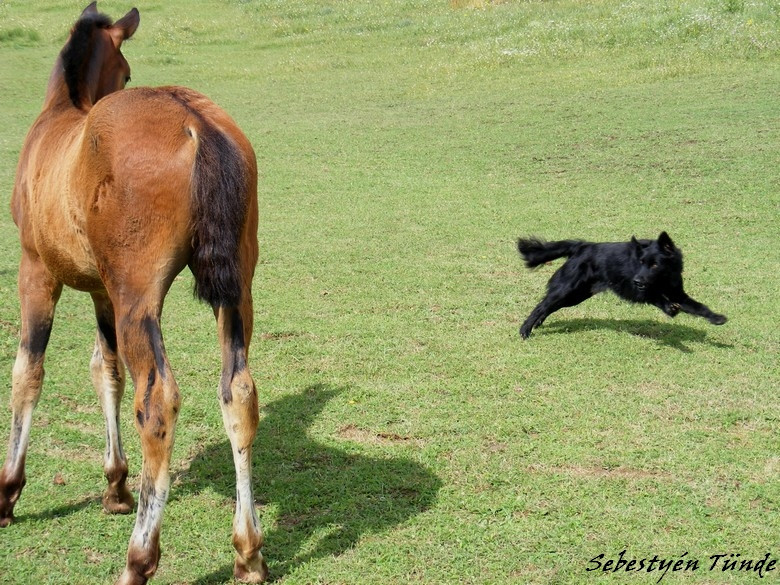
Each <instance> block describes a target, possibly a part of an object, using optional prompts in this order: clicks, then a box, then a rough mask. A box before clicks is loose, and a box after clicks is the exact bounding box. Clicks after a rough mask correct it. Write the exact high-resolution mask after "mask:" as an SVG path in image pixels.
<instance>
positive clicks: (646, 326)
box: [534, 318, 734, 353]
mask: <svg viewBox="0 0 780 585" xmlns="http://www.w3.org/2000/svg"><path fill="white" fill-rule="evenodd" d="M596 329H611V330H613V331H617V332H619V333H628V334H630V335H636V336H637V337H645V338H648V339H652V340H654V341H657V342H658V343H661V344H663V345H666V346H668V347H671V348H674V349H678V350H680V351H682V352H685V353H691V352H692V351H693V350H691V349H690V348H689V347H688V346H687V345H686V344H687V343H707V344H709V345H711V346H713V347H719V348H731V347H734V346H733V345H731V344H728V343H721V342H719V341H712V340H710V339H708V338H707V332H706V331H704V330H702V329H696V328H694V327H689V326H687V325H681V324H679V323H663V322H659V321H652V320H649V319H644V320H639V319H587V318H586V319H570V320H565V321H553V322H552V323H545V324H544V326H542V327H540V328H539V329H536V330H535V331H534V335H539V334H541V335H545V334H547V335H558V334H561V333H572V332H577V331H593V330H596Z"/></svg>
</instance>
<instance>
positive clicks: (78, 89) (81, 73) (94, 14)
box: [47, 2, 139, 109]
mask: <svg viewBox="0 0 780 585" xmlns="http://www.w3.org/2000/svg"><path fill="white" fill-rule="evenodd" d="M138 22H139V15H138V10H136V9H135V8H133V9H132V10H131V11H130V12H128V13H127V14H126V15H125V16H124V17H122V18H121V19H119V20H118V21H116V22H112V21H111V19H110V18H109V17H108V16H106V15H105V14H100V13H99V12H98V11H97V2H93V3H92V4H90V5H89V6H87V7H86V8H85V9H84V12H82V13H81V16H80V17H79V19H78V21H76V24H75V25H73V29H71V32H70V37H69V38H68V42H67V43H66V44H65V46H64V47H63V48H62V51H61V52H60V58H59V60H58V61H57V65H55V68H54V72H53V73H52V76H51V79H50V80H49V88H48V91H47V98H48V99H52V98H54V97H55V96H56V95H57V94H58V93H59V90H60V89H61V88H62V84H65V86H66V87H67V92H68V97H69V98H70V101H71V102H72V104H73V105H74V106H76V107H77V108H81V109H89V108H90V107H92V105H93V104H95V102H97V101H98V100H99V99H100V98H102V97H103V96H106V95H108V94H109V93H112V92H115V91H117V90H120V89H122V88H124V86H125V84H126V83H127V82H128V81H130V65H128V63H127V60H126V59H125V58H124V55H122V51H121V50H120V49H121V46H122V42H123V41H125V40H127V39H129V38H130V37H131V36H132V35H133V33H134V32H135V30H136V28H138Z"/></svg>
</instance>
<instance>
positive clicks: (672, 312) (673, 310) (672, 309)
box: [666, 303, 680, 317]
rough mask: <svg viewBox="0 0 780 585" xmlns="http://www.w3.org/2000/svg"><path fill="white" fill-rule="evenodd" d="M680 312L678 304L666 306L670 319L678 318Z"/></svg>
mask: <svg viewBox="0 0 780 585" xmlns="http://www.w3.org/2000/svg"><path fill="white" fill-rule="evenodd" d="M679 312H680V305H678V304H677V303H669V304H668V305H666V314H667V315H669V316H670V317H676V316H677V314H678V313H679Z"/></svg>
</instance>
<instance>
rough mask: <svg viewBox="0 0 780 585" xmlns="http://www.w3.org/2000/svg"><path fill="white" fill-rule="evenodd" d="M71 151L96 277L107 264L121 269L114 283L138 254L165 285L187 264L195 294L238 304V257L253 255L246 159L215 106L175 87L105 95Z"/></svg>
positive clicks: (236, 134)
mask: <svg viewBox="0 0 780 585" xmlns="http://www.w3.org/2000/svg"><path fill="white" fill-rule="evenodd" d="M79 159H80V160H79V161H78V163H77V167H78V169H79V174H80V176H79V178H78V182H79V183H80V185H81V187H82V188H81V189H80V190H81V193H82V194H83V197H84V200H83V204H84V208H85V215H86V218H87V221H86V230H87V235H88V238H89V240H90V243H91V247H92V249H93V250H95V251H96V252H95V253H96V262H97V264H98V267H99V268H100V267H101V266H102V267H103V269H102V270H101V274H102V273H105V275H104V279H105V278H109V279H110V278H112V274H111V272H112V270H122V271H124V272H125V274H122V275H116V276H118V277H119V278H118V280H121V281H126V280H127V278H128V277H131V278H133V277H134V278H136V279H137V278H139V275H137V274H136V275H134V276H133V275H130V274H127V273H126V272H127V271H137V270H138V269H139V267H138V266H137V263H136V262H133V261H131V260H132V259H135V258H140V259H142V260H143V264H144V271H145V272H146V273H148V274H149V276H150V278H154V279H162V281H161V282H160V284H161V285H162V286H163V287H165V288H167V286H168V285H169V284H170V280H172V279H173V277H174V276H175V275H176V274H178V272H180V271H181V270H182V268H184V266H186V265H188V264H189V265H190V267H191V269H192V271H193V274H194V275H195V280H196V284H195V292H196V294H197V296H198V297H199V298H201V299H202V300H204V301H206V302H208V303H209V304H211V305H212V306H224V305H231V306H234V305H236V304H237V303H238V302H239V297H240V291H241V289H242V286H243V285H245V284H247V283H246V282H244V281H246V279H247V275H243V276H242V256H248V257H247V259H246V261H247V263H248V264H252V265H254V264H253V262H254V260H255V259H256V255H257V241H256V235H255V234H256V230H257V223H256V222H257V220H256V214H257V201H256V190H257V179H256V162H255V157H254V152H253V150H252V147H251V145H250V143H249V141H248V140H247V139H246V137H245V136H244V135H243V133H242V132H241V131H240V130H239V129H238V127H237V126H236V124H235V122H233V120H232V119H231V118H230V117H229V116H228V115H227V114H226V113H225V112H224V111H223V110H222V109H220V108H219V107H218V106H216V105H215V104H214V103H213V102H211V101H210V100H209V99H208V98H206V97H205V96H203V95H202V94H199V93H197V92H195V91H193V90H189V89H185V88H181V87H162V88H139V89H130V90H124V91H120V92H116V93H113V94H110V95H108V96H106V97H105V98H103V99H101V100H100V101H99V102H98V103H97V104H95V106H94V107H93V108H92V110H91V111H90V113H89V115H88V117H87V120H86V124H85V129H84V135H83V142H82V146H81V151H80V156H79ZM250 218H251V219H250ZM114 255H116V258H114V257H112V256H114ZM119 257H121V259H119ZM248 264H246V265H248ZM246 265H244V266H243V269H244V270H245V269H246ZM250 272H251V271H250ZM248 278H249V279H251V274H249V275H248ZM106 284H109V283H106Z"/></svg>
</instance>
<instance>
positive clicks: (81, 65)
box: [60, 14, 113, 108]
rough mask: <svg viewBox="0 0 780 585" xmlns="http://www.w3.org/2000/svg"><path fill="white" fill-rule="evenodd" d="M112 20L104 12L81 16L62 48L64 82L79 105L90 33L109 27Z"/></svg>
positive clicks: (88, 54) (74, 102) (75, 103)
mask: <svg viewBox="0 0 780 585" xmlns="http://www.w3.org/2000/svg"><path fill="white" fill-rule="evenodd" d="M112 24H113V21H112V20H111V19H110V18H109V17H108V16H106V15H105V14H88V15H85V16H82V17H81V18H80V19H79V20H78V21H77V22H76V24H75V25H73V30H72V31H71V35H70V39H69V40H68V42H67V43H66V44H65V46H64V47H63V48H62V52H61V53H60V55H61V56H62V66H63V69H64V70H65V84H66V85H67V86H68V92H69V95H70V101H72V102H73V105H74V106H76V107H77V108H79V107H81V97H82V96H81V89H82V86H83V83H84V77H85V76H86V74H87V65H88V64H89V59H90V57H91V55H92V33H93V32H94V31H95V29H99V28H109V27H110V26H111V25H112Z"/></svg>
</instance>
